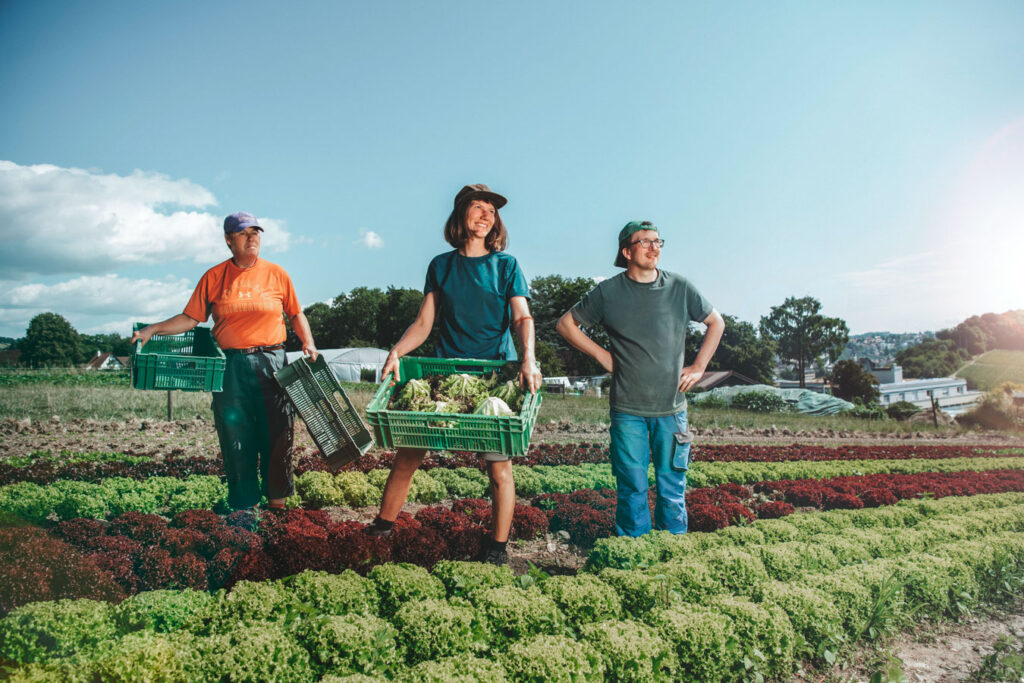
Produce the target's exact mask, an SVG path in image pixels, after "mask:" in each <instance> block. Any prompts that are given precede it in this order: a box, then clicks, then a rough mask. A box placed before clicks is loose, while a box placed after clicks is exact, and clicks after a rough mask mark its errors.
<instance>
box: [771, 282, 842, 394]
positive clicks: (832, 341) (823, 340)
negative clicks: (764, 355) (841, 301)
mask: <svg viewBox="0 0 1024 683" xmlns="http://www.w3.org/2000/svg"><path fill="white" fill-rule="evenodd" d="M819 311H821V302H820V301H818V300H817V299H815V298H814V297H811V296H805V297H801V298H797V297H792V296H791V297H789V298H787V299H786V300H785V301H784V302H783V303H782V305H781V306H772V310H771V313H769V314H768V315H766V316H762V317H761V336H762V337H766V338H768V339H773V340H774V341H775V343H776V344H777V345H778V353H779V355H780V356H781V357H782V358H785V359H787V360H792V361H795V362H796V363H797V366H798V368H799V372H800V386H801V387H803V386H804V374H805V369H806V367H807V364H808V363H812V362H814V360H815V359H816V358H818V357H819V356H821V355H822V354H825V355H827V356H828V358H829V360H832V361H834V360H835V359H836V358H838V357H839V355H840V354H841V353H842V352H843V348H844V347H845V346H846V342H847V341H848V340H849V339H850V329H849V328H848V327H847V326H846V322H845V321H843V320H841V319H840V318H828V317H825V316H823V315H821V313H819Z"/></svg>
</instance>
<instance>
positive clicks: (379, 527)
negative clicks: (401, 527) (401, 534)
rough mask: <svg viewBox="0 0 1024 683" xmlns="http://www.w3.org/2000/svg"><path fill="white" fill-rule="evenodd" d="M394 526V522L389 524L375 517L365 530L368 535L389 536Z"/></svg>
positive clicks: (375, 536)
mask: <svg viewBox="0 0 1024 683" xmlns="http://www.w3.org/2000/svg"><path fill="white" fill-rule="evenodd" d="M393 528H394V522H391V523H390V524H388V523H387V522H383V520H381V519H379V518H378V519H375V520H373V522H371V523H370V525H369V526H367V527H366V529H364V530H363V531H364V532H365V533H366V535H367V536H373V537H374V538H389V537H390V536H391V532H392V530H393Z"/></svg>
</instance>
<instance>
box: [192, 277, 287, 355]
mask: <svg viewBox="0 0 1024 683" xmlns="http://www.w3.org/2000/svg"><path fill="white" fill-rule="evenodd" d="M282 311H283V312H284V313H285V314H287V316H288V317H289V318H292V317H294V316H296V315H298V314H299V313H301V312H302V309H301V308H300V307H299V299H298V297H296V296H295V289H294V288H293V287H292V279H291V278H290V277H288V273H286V272H285V270H284V268H282V267H281V266H279V265H276V264H274V263H270V262H269V261H264V260H263V259H257V260H256V263H255V265H253V267H252V268H247V269H244V270H243V269H242V268H239V267H238V266H236V265H235V264H234V262H232V260H231V259H228V260H227V261H225V262H224V263H219V264H217V265H216V266H214V267H213V268H210V269H209V270H208V271H206V272H205V273H204V274H203V277H201V278H200V279H199V284H198V285H196V290H195V291H194V292H192V298H191V299H189V302H188V305H187V306H185V311H184V313H185V315H187V316H188V317H190V318H192V319H193V320H197V321H199V322H201V323H203V322H206V320H207V318H209V317H210V315H211V314H212V315H213V338H214V339H216V340H217V343H218V344H220V347H221V348H222V349H246V348H249V347H250V346H274V345H275V344H280V343H282V342H284V340H285V337H286V336H287V333H286V332H285V327H284V318H283V317H281V312H282Z"/></svg>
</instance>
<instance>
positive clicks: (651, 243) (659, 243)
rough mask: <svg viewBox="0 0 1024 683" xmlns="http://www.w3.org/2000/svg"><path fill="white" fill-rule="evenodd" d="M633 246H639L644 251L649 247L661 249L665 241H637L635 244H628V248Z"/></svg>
mask: <svg viewBox="0 0 1024 683" xmlns="http://www.w3.org/2000/svg"><path fill="white" fill-rule="evenodd" d="M634 244H639V245H640V246H641V247H643V248H644V249H650V248H651V247H657V248H658V249H661V248H662V247H663V246H665V240H637V241H636V242H630V243H629V246H633V245H634Z"/></svg>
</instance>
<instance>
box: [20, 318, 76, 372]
mask: <svg viewBox="0 0 1024 683" xmlns="http://www.w3.org/2000/svg"><path fill="white" fill-rule="evenodd" d="M20 345H21V354H22V355H21V361H22V362H23V363H25V364H26V365H29V366H31V367H34V368H42V367H50V366H67V365H74V364H75V363H76V362H78V359H79V353H80V351H79V348H80V341H79V335H78V332H77V331H76V330H75V328H74V327H72V326H71V323H69V322H68V321H67V319H65V318H64V316H62V315H58V314H57V313H40V314H39V315H37V316H36V317H34V318H32V320H31V321H29V323H28V330H26V332H25V338H24V339H22V340H21V344H20Z"/></svg>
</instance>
